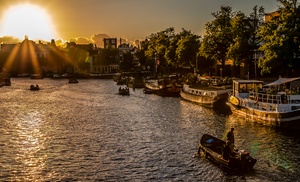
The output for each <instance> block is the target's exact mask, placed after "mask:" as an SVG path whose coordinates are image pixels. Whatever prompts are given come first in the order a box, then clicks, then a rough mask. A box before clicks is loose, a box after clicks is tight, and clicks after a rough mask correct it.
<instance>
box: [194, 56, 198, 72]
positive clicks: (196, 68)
mask: <svg viewBox="0 0 300 182" xmlns="http://www.w3.org/2000/svg"><path fill="white" fill-rule="evenodd" d="M197 70H198V54H196V67H195V68H194V75H196V76H197Z"/></svg>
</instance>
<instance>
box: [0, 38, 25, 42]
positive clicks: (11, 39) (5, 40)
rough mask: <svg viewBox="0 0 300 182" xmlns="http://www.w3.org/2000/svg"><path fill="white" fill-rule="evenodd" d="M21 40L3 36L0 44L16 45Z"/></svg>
mask: <svg viewBox="0 0 300 182" xmlns="http://www.w3.org/2000/svg"><path fill="white" fill-rule="evenodd" d="M21 41H22V40H20V39H18V38H15V37H12V36H3V37H0V43H18V42H21Z"/></svg>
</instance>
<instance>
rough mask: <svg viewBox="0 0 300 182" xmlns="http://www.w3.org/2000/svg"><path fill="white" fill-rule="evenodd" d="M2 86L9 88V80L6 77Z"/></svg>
mask: <svg viewBox="0 0 300 182" xmlns="http://www.w3.org/2000/svg"><path fill="white" fill-rule="evenodd" d="M4 85H5V86H11V81H10V78H8V77H6V78H4Z"/></svg>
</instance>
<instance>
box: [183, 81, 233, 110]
mask: <svg viewBox="0 0 300 182" xmlns="http://www.w3.org/2000/svg"><path fill="white" fill-rule="evenodd" d="M230 90H231V89H221V88H220V89H218V88H214V87H207V86H202V87H200V88H191V87H190V86H189V85H183V88H182V89H181V91H180V96H181V97H182V98H183V99H184V100H187V101H190V102H195V103H198V104H201V105H206V106H209V107H213V105H214V104H215V103H216V102H217V101H219V100H222V99H227V98H228V92H230Z"/></svg>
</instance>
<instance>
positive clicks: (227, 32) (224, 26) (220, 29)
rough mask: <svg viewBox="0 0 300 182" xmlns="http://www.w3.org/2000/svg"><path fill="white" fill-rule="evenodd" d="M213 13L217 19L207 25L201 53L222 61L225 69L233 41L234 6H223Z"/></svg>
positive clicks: (206, 56)
mask: <svg viewBox="0 0 300 182" xmlns="http://www.w3.org/2000/svg"><path fill="white" fill-rule="evenodd" d="M212 15H213V16H214V18H215V19H214V20H212V21H211V22H208V23H206V25H205V30H206V34H205V35H204V37H203V40H202V43H201V47H200V51H199V54H200V55H201V56H203V57H205V58H207V59H213V60H215V61H220V62H221V64H222V69H223V70H224V68H225V61H226V60H227V52H228V50H229V47H230V44H231V43H232V42H233V35H232V25H231V19H232V16H233V13H232V8H231V7H229V6H222V7H221V10H220V11H217V12H215V13H212Z"/></svg>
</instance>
